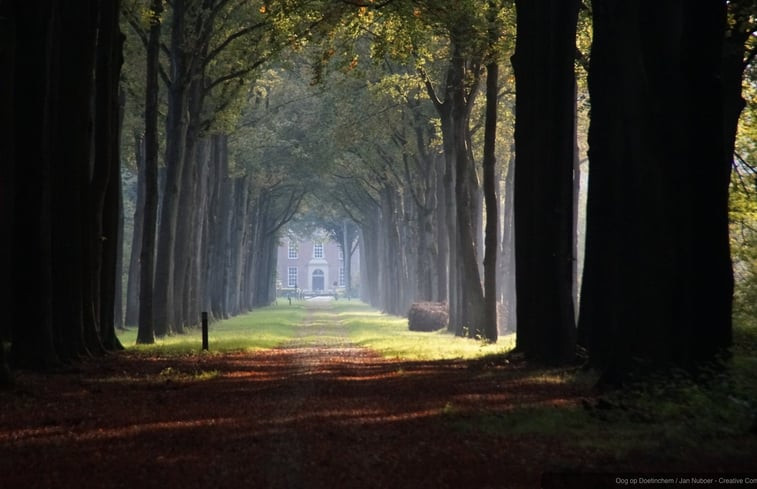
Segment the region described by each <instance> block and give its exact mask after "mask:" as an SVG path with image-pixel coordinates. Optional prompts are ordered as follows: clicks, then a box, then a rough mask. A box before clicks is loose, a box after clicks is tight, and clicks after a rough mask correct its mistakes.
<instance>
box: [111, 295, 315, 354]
mask: <svg viewBox="0 0 757 489" xmlns="http://www.w3.org/2000/svg"><path fill="white" fill-rule="evenodd" d="M305 315H306V310H305V306H304V305H303V304H295V305H292V306H286V307H281V306H270V307H264V308H261V309H256V310H254V311H252V312H250V313H248V314H244V315H241V316H237V317H233V318H231V319H226V320H223V321H217V322H215V323H211V324H210V326H209V328H208V343H209V345H210V352H211V353H229V352H238V351H256V350H261V349H267V348H275V347H276V346H279V345H281V344H282V343H285V342H286V341H288V340H290V339H291V338H292V337H293V336H294V334H295V331H296V330H297V328H298V327H299V326H300V325H301V324H302V323H303V321H304V318H305ZM118 337H119V339H120V340H121V343H122V344H123V345H124V346H125V347H126V348H127V349H128V350H129V351H132V352H135V353H138V354H143V355H146V356H152V355H155V356H164V355H189V354H192V353H198V352H199V351H200V349H201V347H202V336H201V332H200V329H199V328H193V329H189V330H187V333H186V334H183V335H172V336H167V337H165V338H158V339H156V341H155V344H153V345H137V344H136V339H137V329H136V328H131V329H129V330H127V331H120V332H118Z"/></svg>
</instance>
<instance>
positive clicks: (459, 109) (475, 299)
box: [450, 44, 484, 335]
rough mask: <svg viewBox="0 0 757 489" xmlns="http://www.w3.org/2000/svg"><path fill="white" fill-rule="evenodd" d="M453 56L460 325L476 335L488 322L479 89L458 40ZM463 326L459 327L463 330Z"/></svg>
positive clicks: (453, 126) (452, 115) (453, 117)
mask: <svg viewBox="0 0 757 489" xmlns="http://www.w3.org/2000/svg"><path fill="white" fill-rule="evenodd" d="M456 46H457V47H456V48H455V55H454V56H453V59H452V62H451V65H452V79H451V80H450V81H451V83H450V86H451V87H452V94H451V96H452V99H451V100H452V111H451V112H452V113H451V119H452V130H453V134H452V138H453V146H454V151H455V208H456V213H455V216H456V217H457V223H456V224H457V233H456V234H457V236H458V237H459V239H458V243H457V244H458V249H457V254H458V271H459V272H458V273H459V277H458V284H457V287H458V290H459V293H460V296H461V300H460V307H461V311H460V323H459V325H458V327H461V328H463V329H464V330H467V334H469V335H476V334H481V333H482V332H483V329H482V328H483V326H484V292H483V289H482V286H481V275H480V274H479V264H478V259H477V256H476V236H475V234H476V226H475V219H476V217H475V207H476V206H475V202H474V194H475V188H476V184H475V182H474V181H473V178H472V177H473V175H472V172H471V166H472V165H473V161H472V160H471V159H470V154H471V153H470V151H469V147H468V143H469V138H468V135H469V134H468V133H469V119H470V110H471V107H472V104H473V98H474V97H475V89H474V90H471V91H468V90H466V83H465V81H464V78H465V74H466V68H465V63H466V60H465V59H464V58H463V57H462V54H461V51H460V49H461V47H460V46H459V45H457V44H456ZM461 332H464V331H463V330H458V331H457V333H458V334H460V333H461Z"/></svg>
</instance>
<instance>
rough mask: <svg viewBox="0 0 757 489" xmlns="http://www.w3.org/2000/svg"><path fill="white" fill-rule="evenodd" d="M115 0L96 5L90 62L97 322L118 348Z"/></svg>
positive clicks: (105, 341)
mask: <svg viewBox="0 0 757 489" xmlns="http://www.w3.org/2000/svg"><path fill="white" fill-rule="evenodd" d="M119 5H120V1H114V2H104V3H102V4H101V10H100V17H99V22H98V25H99V28H98V35H97V64H96V72H95V73H96V74H95V76H96V82H97V85H96V87H97V89H96V97H97V98H96V108H97V111H96V119H95V138H96V139H95V158H96V161H95V164H96V167H105V168H103V170H104V171H103V173H105V182H104V188H103V192H102V193H103V195H102V199H101V203H100V205H101V206H102V212H101V223H100V230H101V233H100V236H98V235H95V236H94V238H95V242H96V243H100V270H98V272H99V276H100V281H99V282H100V288H99V290H96V291H95V292H96V293H97V294H99V305H100V307H99V317H98V320H99V326H100V330H99V331H100V340H101V341H102V345H103V347H104V348H105V349H106V350H111V351H112V350H121V349H123V346H122V345H121V343H120V342H119V341H118V337H117V336H116V329H115V328H116V326H115V314H116V307H115V306H116V290H117V287H116V281H119V282H120V281H121V276H120V275H119V274H117V265H118V256H119V248H120V246H119V243H120V242H121V240H122V237H121V235H120V234H119V220H120V215H121V209H120V200H121V164H120V155H119V150H120V116H119V112H120V97H119V81H120V80H119V79H120V73H121V65H122V63H123V57H122V47H123V41H124V36H123V34H121V31H120V29H119V25H118V18H119V13H120V9H119ZM95 174H97V171H96V172H95Z"/></svg>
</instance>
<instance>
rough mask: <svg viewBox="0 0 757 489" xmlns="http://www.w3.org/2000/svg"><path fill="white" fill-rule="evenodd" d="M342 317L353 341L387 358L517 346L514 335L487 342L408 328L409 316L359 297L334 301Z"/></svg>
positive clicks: (476, 354)
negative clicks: (389, 312) (381, 308)
mask: <svg viewBox="0 0 757 489" xmlns="http://www.w3.org/2000/svg"><path fill="white" fill-rule="evenodd" d="M333 311H334V312H335V313H337V317H338V319H339V321H340V322H341V323H342V324H343V325H344V326H345V327H346V328H347V329H348V331H349V338H350V341H352V342H353V343H355V344H357V345H360V346H364V347H366V348H370V349H372V350H375V351H376V352H378V353H380V354H381V355H383V356H384V357H387V358H397V359H402V360H447V359H474V358H481V357H484V356H489V355H497V354H502V353H505V352H507V351H510V350H511V349H512V348H513V347H514V346H515V337H514V335H508V336H505V337H502V338H500V339H499V341H498V342H497V343H494V344H488V343H484V342H482V341H476V340H473V339H469V338H460V337H457V336H455V335H453V334H450V333H448V332H446V331H437V332H433V333H419V332H416V331H409V330H408V327H407V318H401V317H397V316H388V315H386V314H382V313H380V312H377V311H375V310H373V309H371V308H370V307H369V306H368V305H366V304H363V303H361V302H359V301H350V302H346V301H339V302H337V303H335V304H334V305H333Z"/></svg>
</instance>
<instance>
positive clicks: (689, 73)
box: [579, 1, 733, 383]
mask: <svg viewBox="0 0 757 489" xmlns="http://www.w3.org/2000/svg"><path fill="white" fill-rule="evenodd" d="M593 7H594V8H593V12H594V40H593V45H592V55H591V64H590V72H589V89H590V92H591V99H592V118H591V126H590V132H589V144H590V151H589V157H590V171H591V180H590V183H589V194H588V210H587V236H586V239H587V241H586V263H585V269H584V280H583V287H582V295H581V313H580V321H579V327H580V328H581V329H582V335H581V337H582V338H588V340H587V346H588V348H589V354H590V361H591V363H592V364H593V365H594V366H596V367H597V368H599V369H601V370H602V371H603V372H604V380H605V381H607V382H610V383H617V382H622V380H623V379H624V378H625V377H627V375H628V374H629V372H632V371H634V370H638V369H639V368H652V369H659V368H663V367H665V366H669V365H675V366H679V367H683V368H689V369H695V368H696V367H697V366H700V365H702V364H703V363H705V362H707V361H711V360H713V359H714V358H715V357H716V355H717V354H718V353H719V352H720V351H721V350H722V349H723V348H725V347H727V346H728V344H729V343H730V329H731V311H730V294H731V290H732V284H733V282H732V280H733V279H732V272H731V266H730V256H729V252H728V225H727V187H728V174H729V170H730V163H729V164H725V163H724V158H723V155H724V152H725V148H726V138H725V136H724V128H723V109H724V105H723V86H722V77H721V66H722V64H721V63H722V60H721V57H722V46H723V34H724V27H725V13H726V11H725V7H726V5H725V2H707V3H688V2H687V3H678V2H662V3H658V4H656V5H655V7H654V8H652V7H651V6H648V5H642V4H636V3H627V2H611V1H596V2H594V4H593ZM640 75H643V76H640ZM618 80H623V81H624V83H622V84H619V83H618ZM683 169H685V171H683ZM705 257H706V258H705Z"/></svg>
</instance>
